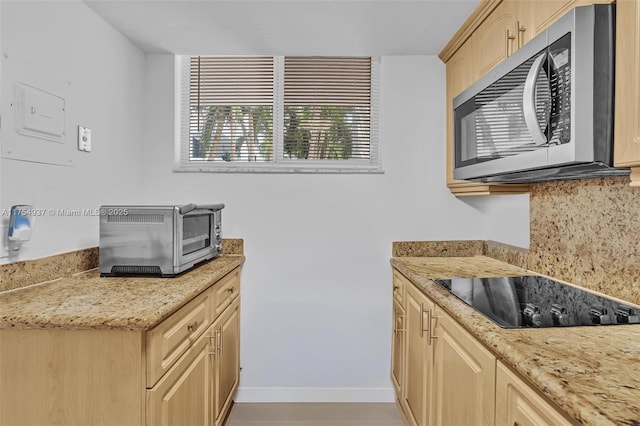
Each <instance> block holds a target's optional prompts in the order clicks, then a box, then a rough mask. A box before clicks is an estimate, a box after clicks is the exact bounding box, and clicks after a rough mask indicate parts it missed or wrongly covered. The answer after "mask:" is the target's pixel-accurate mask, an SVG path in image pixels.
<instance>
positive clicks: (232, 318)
mask: <svg viewBox="0 0 640 426" xmlns="http://www.w3.org/2000/svg"><path fill="white" fill-rule="evenodd" d="M213 327H214V329H215V330H216V331H217V332H218V335H217V338H218V348H217V354H216V367H215V379H214V383H213V394H214V397H213V404H214V406H213V413H214V416H215V424H216V425H221V424H222V423H223V421H224V418H225V416H226V413H227V411H228V408H229V406H230V404H231V401H232V400H233V395H234V392H235V390H236V388H237V387H238V381H239V379H240V298H239V297H238V298H236V299H235V300H234V301H233V302H232V304H231V306H229V307H228V308H227V309H226V310H225V311H224V313H223V314H222V315H221V316H220V318H218V320H217V321H216V322H215V323H214V325H213Z"/></svg>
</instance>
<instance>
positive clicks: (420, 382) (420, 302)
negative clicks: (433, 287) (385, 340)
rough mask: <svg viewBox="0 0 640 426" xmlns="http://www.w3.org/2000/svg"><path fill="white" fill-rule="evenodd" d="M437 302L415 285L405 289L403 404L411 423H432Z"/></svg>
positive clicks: (417, 424)
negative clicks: (433, 314) (433, 318)
mask: <svg viewBox="0 0 640 426" xmlns="http://www.w3.org/2000/svg"><path fill="white" fill-rule="evenodd" d="M433 308H434V304H433V302H431V301H430V300H429V299H427V297H426V296H424V295H423V294H422V293H421V292H420V291H419V290H418V289H416V288H415V287H414V286H412V285H409V286H407V289H406V308H405V309H406V316H405V330H406V337H405V347H404V351H405V356H404V380H403V382H404V383H403V386H402V388H401V397H400V398H399V400H400V401H401V405H402V406H403V408H404V410H403V411H404V413H405V416H406V417H407V420H408V421H409V424H411V425H413V426H419V425H426V424H428V422H429V415H430V408H431V406H430V404H429V403H428V401H430V400H431V399H432V398H431V392H430V390H431V386H430V383H431V379H432V366H433V350H432V346H431V341H432V339H431V338H430V337H431V336H430V334H431V324H430V323H431V321H430V313H431V312H433Z"/></svg>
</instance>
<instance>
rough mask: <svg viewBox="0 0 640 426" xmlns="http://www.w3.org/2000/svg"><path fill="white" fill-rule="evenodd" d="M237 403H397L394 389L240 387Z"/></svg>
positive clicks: (236, 398) (236, 396)
mask: <svg viewBox="0 0 640 426" xmlns="http://www.w3.org/2000/svg"><path fill="white" fill-rule="evenodd" d="M234 401H235V402H395V394H394V391H393V388H251V387H239V388H238V391H237V393H236V395H235V398H234Z"/></svg>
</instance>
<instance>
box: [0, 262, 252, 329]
mask: <svg viewBox="0 0 640 426" xmlns="http://www.w3.org/2000/svg"><path fill="white" fill-rule="evenodd" d="M244 259H245V258H244V256H242V255H220V256H218V257H217V258H215V259H213V260H211V261H208V262H206V263H203V264H202V265H199V266H197V267H196V268H194V269H192V270H190V271H188V272H185V273H183V274H181V275H179V276H177V277H175V278H146V277H104V278H101V277H100V273H99V271H98V270H97V269H94V270H91V271H87V272H83V273H79V274H76V275H74V276H72V277H63V278H60V279H57V280H54V281H50V282H46V283H42V284H37V285H33V286H30V287H25V288H21V289H17V290H13V291H7V292H4V293H0V328H71V329H120V330H146V329H149V328H151V327H153V326H154V325H156V324H157V323H158V322H160V321H161V320H162V319H163V318H165V317H167V316H168V315H170V314H171V313H173V312H174V311H176V310H177V309H178V308H180V307H181V306H182V305H184V304H185V303H187V302H188V301H189V300H191V299H192V298H193V297H195V296H197V295H198V294H200V293H201V292H202V291H203V290H205V289H206V288H207V287H209V286H210V285H211V284H212V283H213V282H214V281H217V280H218V279H220V278H222V277H223V276H225V275H226V274H227V273H229V272H231V271H232V270H233V269H235V268H236V267H238V266H240V265H241V264H242V263H243V262H244Z"/></svg>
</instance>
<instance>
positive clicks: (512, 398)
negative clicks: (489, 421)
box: [495, 361, 572, 426]
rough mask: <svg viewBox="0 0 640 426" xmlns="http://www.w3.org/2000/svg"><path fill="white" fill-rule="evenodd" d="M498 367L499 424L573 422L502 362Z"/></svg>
mask: <svg viewBox="0 0 640 426" xmlns="http://www.w3.org/2000/svg"><path fill="white" fill-rule="evenodd" d="M496 370H497V372H496V422H495V424H496V426H547V425H548V426H552V425H556V426H561V425H571V424H572V423H571V422H570V421H569V420H567V419H566V418H565V417H564V416H563V415H562V414H560V413H559V412H558V411H557V410H556V409H555V408H553V407H552V406H551V405H550V404H549V403H548V402H546V400H545V399H543V398H542V397H541V396H540V395H538V394H537V393H536V392H535V391H534V390H533V389H531V387H530V386H529V385H528V384H526V383H525V382H524V381H523V380H522V379H520V378H519V377H518V376H517V375H516V374H515V373H513V372H512V371H511V370H509V368H507V367H506V366H505V365H504V364H503V363H502V362H500V361H498V363H497V368H496Z"/></svg>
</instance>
